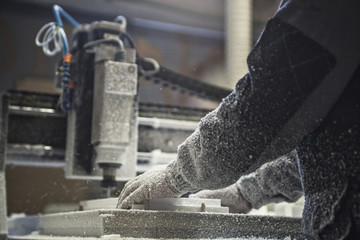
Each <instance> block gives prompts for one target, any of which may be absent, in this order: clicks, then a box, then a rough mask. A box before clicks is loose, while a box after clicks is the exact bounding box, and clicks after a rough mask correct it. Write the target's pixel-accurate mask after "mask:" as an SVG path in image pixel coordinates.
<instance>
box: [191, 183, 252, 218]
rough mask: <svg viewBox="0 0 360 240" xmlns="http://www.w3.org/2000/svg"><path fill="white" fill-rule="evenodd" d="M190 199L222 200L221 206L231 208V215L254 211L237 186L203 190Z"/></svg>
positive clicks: (192, 195)
mask: <svg viewBox="0 0 360 240" xmlns="http://www.w3.org/2000/svg"><path fill="white" fill-rule="evenodd" d="M189 198H212V199H221V205H222V206H225V207H229V212H230V213H248V212H250V210H251V209H252V206H251V203H249V202H248V201H247V200H246V199H245V198H244V197H243V196H242V194H241V192H240V190H239V189H238V188H237V187H236V184H233V185H230V186H229V187H226V188H222V189H217V190H203V191H200V192H198V193H195V194H191V195H190V196H189Z"/></svg>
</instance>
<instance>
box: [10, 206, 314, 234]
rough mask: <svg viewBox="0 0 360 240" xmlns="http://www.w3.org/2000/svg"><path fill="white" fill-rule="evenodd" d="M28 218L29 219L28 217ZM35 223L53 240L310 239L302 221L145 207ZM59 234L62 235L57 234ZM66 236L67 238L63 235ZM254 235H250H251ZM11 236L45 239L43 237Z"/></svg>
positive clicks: (49, 218)
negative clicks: (304, 233) (135, 239)
mask: <svg viewBox="0 0 360 240" xmlns="http://www.w3.org/2000/svg"><path fill="white" fill-rule="evenodd" d="M24 221H26V220H25V219H24ZM31 222H32V224H34V225H36V227H35V228H36V231H38V233H39V234H40V235H43V236H44V235H45V237H46V236H52V237H51V238H49V239H59V240H60V239H65V238H63V237H67V239H68V238H69V237H72V238H70V239H88V240H90V239H111V240H112V239H127V238H137V239H139V238H140V239H141V238H154V239H155V238H156V239H158V238H167V239H204V238H207V239H208V238H213V239H218V238H233V239H259V240H260V239H286V240H290V239H297V240H299V239H310V238H307V237H305V236H304V235H302V234H301V233H300V232H301V230H300V229H301V220H300V219H298V218H284V217H271V216H247V215H241V214H222V213H190V212H169V211H144V210H131V211H130V210H119V209H116V210H91V211H77V212H68V213H57V214H48V215H41V216H35V217H34V216H33V217H32V219H31ZM56 236H59V237H56ZM61 236H63V237H61ZM248 237H250V238H248ZM10 239H34V240H35V239H44V238H43V237H42V236H36V235H33V236H27V237H25V236H24V237H11V238H10Z"/></svg>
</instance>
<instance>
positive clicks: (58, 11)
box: [53, 4, 79, 112]
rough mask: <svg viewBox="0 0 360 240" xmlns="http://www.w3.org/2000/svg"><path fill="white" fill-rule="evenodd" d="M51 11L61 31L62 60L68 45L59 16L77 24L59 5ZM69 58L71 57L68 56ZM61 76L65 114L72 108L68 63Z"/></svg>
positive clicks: (65, 63) (64, 66) (64, 65)
mask: <svg viewBox="0 0 360 240" xmlns="http://www.w3.org/2000/svg"><path fill="white" fill-rule="evenodd" d="M53 11H54V14H55V18H56V22H57V24H58V25H59V26H58V27H59V28H60V31H61V34H60V35H61V41H62V43H63V50H64V58H65V57H66V55H67V54H68V53H70V51H69V45H68V42H67V39H66V34H65V31H64V25H63V22H62V20H61V15H63V16H64V17H65V19H66V20H67V21H68V22H69V23H71V24H72V25H73V26H74V27H77V26H78V25H79V23H78V22H77V21H76V20H75V19H74V18H73V17H71V16H70V15H69V14H68V13H67V12H65V10H64V9H62V8H61V7H60V6H59V5H56V4H55V5H54V6H53ZM70 56H71V55H70ZM63 69H64V70H63V76H62V79H61V81H62V83H63V84H62V85H63V88H62V94H61V109H62V110H63V111H64V112H66V111H68V110H70V109H71V107H72V95H73V89H72V88H70V86H69V84H70V81H71V80H70V62H67V61H66V62H64V64H63Z"/></svg>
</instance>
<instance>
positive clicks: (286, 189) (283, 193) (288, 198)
mask: <svg viewBox="0 0 360 240" xmlns="http://www.w3.org/2000/svg"><path fill="white" fill-rule="evenodd" d="M236 187H237V188H238V189H239V190H240V192H241V194H242V195H243V197H244V198H245V199H246V200H247V201H249V202H250V203H251V205H252V206H253V208H256V209H258V208H260V207H262V206H264V205H266V204H268V203H277V202H283V201H285V202H295V201H297V200H298V199H299V198H300V197H301V196H303V194H304V192H303V189H302V186H301V181H300V175H299V170H298V166H297V154H296V151H293V152H291V153H289V154H287V155H284V156H282V157H280V158H278V159H276V160H274V161H272V162H268V163H265V164H264V165H263V166H261V167H260V168H259V169H257V170H256V171H255V172H253V173H250V174H248V175H246V176H243V177H241V178H240V180H239V181H237V182H236Z"/></svg>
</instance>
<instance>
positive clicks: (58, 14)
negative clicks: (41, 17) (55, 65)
mask: <svg viewBox="0 0 360 240" xmlns="http://www.w3.org/2000/svg"><path fill="white" fill-rule="evenodd" d="M53 11H54V15H55V19H56V22H57V24H58V25H59V27H61V28H62V29H64V24H63V22H62V20H61V15H63V16H64V17H65V18H66V20H67V21H68V22H69V23H71V24H72V25H73V26H74V27H77V26H78V25H79V22H78V21H76V20H75V19H74V18H73V17H71V16H70V15H69V14H68V13H67V12H66V11H65V10H64V9H62V8H61V7H60V6H59V5H56V4H55V5H54V6H53ZM61 41H62V43H63V47H64V55H65V54H67V53H69V52H70V51H69V46H68V42H67V39H66V35H65V34H64V35H61Z"/></svg>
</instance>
